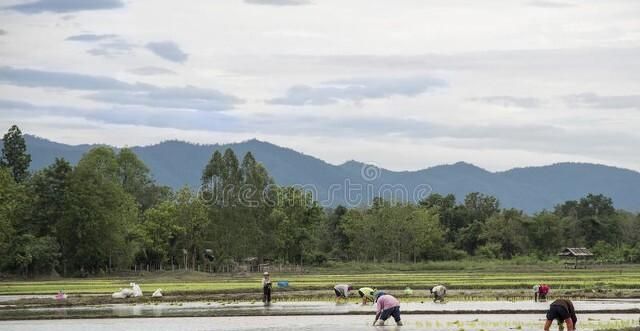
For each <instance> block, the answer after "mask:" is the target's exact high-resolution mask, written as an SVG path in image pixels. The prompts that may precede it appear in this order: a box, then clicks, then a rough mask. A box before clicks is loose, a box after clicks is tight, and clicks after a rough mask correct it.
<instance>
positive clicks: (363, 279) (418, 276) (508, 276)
mask: <svg viewBox="0 0 640 331" xmlns="http://www.w3.org/2000/svg"><path fill="white" fill-rule="evenodd" d="M260 279H261V276H260V275H259V274H250V275H223V276H220V275H213V274H207V273H194V272H189V273H187V272H160V273H153V274H147V275H146V276H141V275H126V276H120V277H109V278H90V279H76V278H65V279H58V280H37V281H31V280H27V281H16V280H12V281H2V282H0V295H38V294H43V295H48V294H52V293H56V292H57V291H58V290H64V291H65V292H66V293H68V294H106V293H112V292H114V291H116V290H118V289H119V288H123V287H128V286H129V283H130V282H137V283H139V284H141V286H142V287H143V290H145V291H153V290H154V289H156V288H162V289H163V290H164V292H165V293H167V294H207V293H209V294H215V293H242V292H253V291H258V290H259V284H260ZM272 280H273V281H275V282H277V281H284V280H286V281H288V284H289V286H288V287H287V288H286V289H283V290H284V291H305V290H330V289H331V288H332V287H333V285H335V284H338V283H346V284H352V285H353V286H354V287H356V288H357V287H359V286H371V287H376V288H383V289H404V288H405V287H410V288H412V289H428V288H430V287H432V286H434V285H435V284H444V285H446V286H447V287H448V288H449V289H451V290H467V291H468V292H472V291H474V290H481V291H486V290H496V291H498V290H521V291H524V292H523V293H526V294H527V295H528V291H529V289H531V287H532V286H533V285H534V284H538V283H547V284H550V285H551V287H552V290H563V291H568V292H570V293H572V292H574V294H576V295H578V294H579V293H605V292H612V293H614V294H615V292H620V293H621V295H622V294H623V292H624V290H640V268H638V267H625V268H618V269H613V268H600V269H595V270H572V269H567V270H554V271H552V272H543V271H534V272H530V271H433V272H424V271H423V272H406V273H388V272H386V273H353V274H346V273H335V274H334V273H322V274H320V273H318V274H314V273H307V274H277V273H273V274H272ZM276 290H277V289H276Z"/></svg>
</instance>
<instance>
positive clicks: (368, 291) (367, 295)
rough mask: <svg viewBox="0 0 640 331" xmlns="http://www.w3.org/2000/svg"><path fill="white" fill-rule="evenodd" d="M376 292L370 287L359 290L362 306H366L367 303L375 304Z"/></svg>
mask: <svg viewBox="0 0 640 331" xmlns="http://www.w3.org/2000/svg"><path fill="white" fill-rule="evenodd" d="M375 292H376V290H374V289H372V288H370V287H363V288H361V289H359V290H358V294H359V295H360V298H362V304H363V305H366V304H367V302H371V303H373V302H374V301H375V297H374V295H375Z"/></svg>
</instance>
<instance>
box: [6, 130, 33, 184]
mask: <svg viewBox="0 0 640 331" xmlns="http://www.w3.org/2000/svg"><path fill="white" fill-rule="evenodd" d="M2 141H3V144H4V147H3V149H2V158H0V165H2V166H5V167H8V168H9V169H10V170H11V173H12V174H13V178H14V179H15V181H16V182H18V183H21V182H23V181H24V180H25V179H26V178H27V177H28V176H29V164H31V155H29V153H27V145H26V143H25V141H24V137H23V136H22V132H21V131H20V128H18V126H17V125H13V126H12V127H11V128H10V129H9V131H8V132H7V133H6V134H5V135H4V137H3V138H2Z"/></svg>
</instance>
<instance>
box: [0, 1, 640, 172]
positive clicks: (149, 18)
mask: <svg viewBox="0 0 640 331" xmlns="http://www.w3.org/2000/svg"><path fill="white" fill-rule="evenodd" d="M639 77H640V1H637V0H608V1H601V0H581V1H578V0H575V1H565V0H557V1H556V0H523V1H519V0H502V1H496V0H486V1H477V0H442V1H435V0H433V1H432V0H396V1H390V0H386V1H383V0H215V1H211V0H189V1H164V0H82V1H75V0H0V130H1V131H5V130H6V129H8V128H9V127H10V126H11V125H12V124H17V125H18V126H20V128H21V129H22V130H23V132H25V133H29V134H34V135H37V136H41V137H44V138H47V139H50V140H53V141H57V142H62V143H68V144H82V143H105V144H111V145H115V146H138V145H150V144H155V143H159V142H161V141H164V140H169V139H179V140H184V141H189V142H196V143H206V144H213V143H229V142H239V141H244V140H248V139H252V138H257V139H259V140H263V141H268V142H271V143H274V144H277V145H280V146H285V147H289V148H293V149H295V150H298V151H301V152H304V153H306V154H310V155H313V156H316V157H319V158H321V159H323V160H326V161H328V162H330V163H333V164H340V163H343V162H345V161H348V160H352V159H354V160H358V161H362V162H367V163H373V164H376V165H379V166H381V167H385V168H388V169H392V170H415V169H421V168H426V167H430V166H434V165H439V164H447V163H455V162H458V161H465V162H470V163H473V164H475V165H478V166H481V167H483V168H486V169H489V170H492V171H500V170H506V169H510V168H513V167H523V166H536V165H546V164H551V163H556V162H592V163H602V164H607V165H613V166H619V167H625V168H630V169H634V170H640V153H638V147H639V146H640V79H638V78H639Z"/></svg>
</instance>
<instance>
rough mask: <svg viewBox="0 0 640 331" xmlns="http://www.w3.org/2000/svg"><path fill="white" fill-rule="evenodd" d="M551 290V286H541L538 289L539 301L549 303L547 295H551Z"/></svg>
mask: <svg viewBox="0 0 640 331" xmlns="http://www.w3.org/2000/svg"><path fill="white" fill-rule="evenodd" d="M550 290H551V287H549V285H547V284H540V287H538V300H539V301H547V294H549V291H550Z"/></svg>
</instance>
